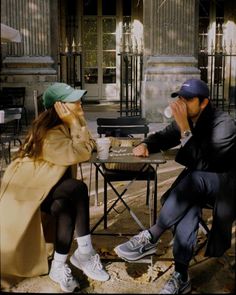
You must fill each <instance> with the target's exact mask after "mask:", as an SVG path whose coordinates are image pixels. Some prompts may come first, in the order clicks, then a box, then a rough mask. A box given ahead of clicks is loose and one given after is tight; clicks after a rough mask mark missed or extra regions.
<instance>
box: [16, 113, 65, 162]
mask: <svg viewBox="0 0 236 295" xmlns="http://www.w3.org/2000/svg"><path fill="white" fill-rule="evenodd" d="M59 124H62V120H61V119H60V118H59V116H58V114H57V112H56V111H55V109H54V108H49V109H48V110H45V111H44V112H42V113H41V114H40V115H39V116H38V118H36V119H35V120H34V121H33V123H32V126H31V128H30V130H29V132H28V134H27V136H26V138H25V141H24V143H23V144H22V146H21V147H20V149H19V151H18V153H17V155H16V158H23V157H30V158H33V159H34V160H36V159H37V158H38V157H39V156H40V155H41V153H42V148H43V142H44V139H45V137H46V134H47V132H48V130H50V129H52V128H53V127H55V126H57V125H59Z"/></svg>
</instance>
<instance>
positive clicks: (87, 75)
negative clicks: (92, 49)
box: [84, 69, 98, 84]
mask: <svg viewBox="0 0 236 295" xmlns="http://www.w3.org/2000/svg"><path fill="white" fill-rule="evenodd" d="M84 81H85V83H88V84H97V82H98V70H97V69H85V70H84Z"/></svg>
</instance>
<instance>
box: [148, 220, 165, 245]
mask: <svg viewBox="0 0 236 295" xmlns="http://www.w3.org/2000/svg"><path fill="white" fill-rule="evenodd" d="M148 231H149V232H150V234H151V236H152V240H151V242H152V243H156V242H157V241H158V240H159V238H160V236H161V235H162V233H163V232H164V231H165V229H163V228H161V227H160V226H159V225H157V224H154V225H153V226H152V227H150V228H149V230H148Z"/></svg>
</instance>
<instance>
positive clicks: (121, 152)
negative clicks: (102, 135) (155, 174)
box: [89, 147, 166, 164]
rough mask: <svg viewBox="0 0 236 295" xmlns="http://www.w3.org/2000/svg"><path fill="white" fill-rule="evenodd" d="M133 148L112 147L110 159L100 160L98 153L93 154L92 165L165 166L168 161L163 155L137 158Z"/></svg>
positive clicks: (90, 160)
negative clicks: (141, 164)
mask: <svg viewBox="0 0 236 295" xmlns="http://www.w3.org/2000/svg"><path fill="white" fill-rule="evenodd" d="M132 150H133V147H112V148H111V150H110V154H109V158H108V159H106V160H99V159H98V158H97V152H93V153H92V156H91V158H90V159H89V162H90V163H143V164H164V163H166V160H165V158H164V156H163V154H162V153H152V154H150V155H149V157H136V156H134V155H133V152H132Z"/></svg>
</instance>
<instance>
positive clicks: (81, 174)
mask: <svg viewBox="0 0 236 295" xmlns="http://www.w3.org/2000/svg"><path fill="white" fill-rule="evenodd" d="M79 169H80V176H81V180H82V181H84V176H83V170H82V164H81V163H79Z"/></svg>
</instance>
